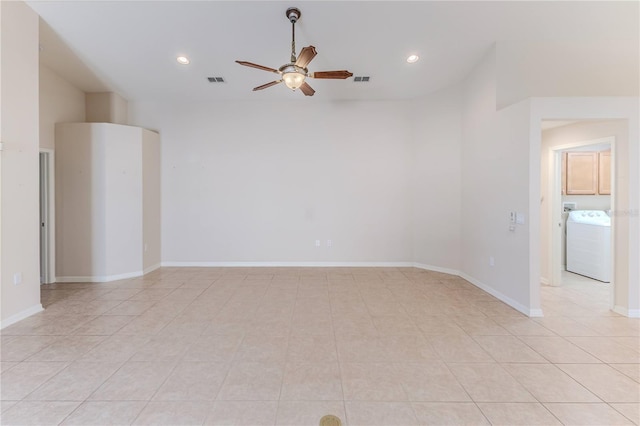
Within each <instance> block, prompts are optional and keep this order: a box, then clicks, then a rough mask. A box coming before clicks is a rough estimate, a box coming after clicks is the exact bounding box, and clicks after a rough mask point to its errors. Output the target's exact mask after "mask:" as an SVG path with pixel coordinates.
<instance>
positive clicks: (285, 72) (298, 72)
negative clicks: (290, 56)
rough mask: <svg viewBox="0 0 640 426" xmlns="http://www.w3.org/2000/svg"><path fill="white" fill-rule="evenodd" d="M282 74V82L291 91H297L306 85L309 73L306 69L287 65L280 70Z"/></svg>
mask: <svg viewBox="0 0 640 426" xmlns="http://www.w3.org/2000/svg"><path fill="white" fill-rule="evenodd" d="M280 72H281V73H282V81H284V84H285V85H286V86H287V87H288V88H289V89H291V90H296V89H297V88H299V87H300V86H302V83H304V80H305V78H306V77H307V73H306V72H305V71H304V69H302V68H300V67H298V66H296V65H294V64H290V65H285V66H284V67H282V68H281V69H280Z"/></svg>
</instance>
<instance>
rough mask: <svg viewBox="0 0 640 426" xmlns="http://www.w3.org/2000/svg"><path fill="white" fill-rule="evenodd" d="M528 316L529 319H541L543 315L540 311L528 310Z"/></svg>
mask: <svg viewBox="0 0 640 426" xmlns="http://www.w3.org/2000/svg"><path fill="white" fill-rule="evenodd" d="M529 316H530V317H531V318H542V317H544V314H543V313H542V309H529Z"/></svg>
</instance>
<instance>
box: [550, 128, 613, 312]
mask: <svg viewBox="0 0 640 426" xmlns="http://www.w3.org/2000/svg"><path fill="white" fill-rule="evenodd" d="M544 139H545V138H544V136H543V141H544ZM543 144H544V142H543ZM568 152H571V153H576V154H574V155H578V156H582V154H587V153H591V154H593V155H594V156H595V157H596V158H600V155H601V154H602V153H607V152H610V165H611V167H610V170H609V172H608V176H607V177H608V178H609V179H610V182H611V183H612V184H611V185H610V187H611V190H610V194H608V195H602V194H600V191H599V190H598V191H596V193H595V194H594V195H572V194H570V193H569V194H567V193H565V191H564V189H563V182H564V180H565V179H566V176H563V170H566V169H565V164H563V163H566V161H567V158H568V157H567V153H568ZM548 154H549V158H548V168H549V170H548V174H547V176H548V179H549V180H548V185H547V188H548V193H547V194H546V195H547V199H548V200H549V202H548V203H547V206H546V210H547V211H546V216H547V218H548V219H547V222H548V223H547V230H546V231H545V230H543V232H542V234H546V238H547V241H546V242H545V243H543V244H542V248H543V254H542V255H543V256H546V257H547V259H546V260H547V262H548V275H547V277H548V278H547V279H546V281H547V282H545V280H544V279H541V281H542V283H543V284H547V285H550V286H554V287H563V289H559V291H558V292H556V293H557V294H567V302H568V303H567V304H569V303H570V304H571V305H574V304H578V305H580V306H581V308H584V309H589V308H592V307H593V308H596V309H598V310H600V309H603V310H610V309H613V308H614V300H615V299H614V289H615V287H614V286H615V283H614V274H613V271H614V267H613V265H615V262H614V260H613V259H614V256H615V253H614V247H615V245H614V243H613V236H614V235H615V231H614V229H615V228H614V227H615V220H614V218H613V217H611V218H610V223H611V226H610V229H608V230H607V232H608V233H609V234H610V237H609V238H608V241H607V242H605V243H604V244H608V247H604V249H605V250H604V251H603V253H604V252H606V253H609V254H606V255H604V256H606V257H599V260H602V261H603V262H607V263H608V264H609V265H610V271H611V272H610V278H609V280H603V279H601V278H598V280H596V279H593V277H589V276H584V275H580V274H576V273H572V272H570V271H568V270H567V269H568V268H567V265H566V259H567V256H566V248H567V240H566V235H567V234H566V233H567V218H568V216H569V214H570V211H572V210H573V211H575V210H580V211H582V210H587V211H598V212H600V213H599V214H602V215H604V216H606V215H607V214H610V211H611V210H613V206H614V205H615V184H613V183H614V182H616V180H615V176H616V175H615V167H614V164H615V160H614V159H615V137H613V136H609V137H604V138H598V139H591V140H584V141H578V142H572V143H566V144H555V145H551V146H548ZM607 155H608V154H607ZM596 161H598V160H596ZM543 164H544V161H543ZM598 171H599V170H598ZM544 172H545V171H544V170H543V176H544ZM605 176H606V175H605ZM599 179H601V177H599ZM543 200H544V197H543ZM605 212H606V213H605ZM542 240H543V241H545V235H543V237H542ZM586 275H589V274H586ZM606 281H609V282H606ZM569 300H570V301H571V302H569ZM549 308H551V310H553V309H554V308H558V310H562V309H566V308H567V306H555V307H551V306H547V307H546V308H545V309H546V310H550V309H549Z"/></svg>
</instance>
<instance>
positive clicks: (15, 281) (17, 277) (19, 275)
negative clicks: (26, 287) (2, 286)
mask: <svg viewBox="0 0 640 426" xmlns="http://www.w3.org/2000/svg"><path fill="white" fill-rule="evenodd" d="M13 284H14V285H19V284H22V272H16V273H15V274H13Z"/></svg>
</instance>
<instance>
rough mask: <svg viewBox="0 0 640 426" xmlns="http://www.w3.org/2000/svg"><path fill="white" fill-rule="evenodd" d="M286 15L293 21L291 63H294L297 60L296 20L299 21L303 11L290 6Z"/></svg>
mask: <svg viewBox="0 0 640 426" xmlns="http://www.w3.org/2000/svg"><path fill="white" fill-rule="evenodd" d="M285 15H286V16H287V19H289V22H291V63H294V62H295V61H296V22H298V19H300V16H302V13H301V12H300V9H298V8H297V7H290V8H289V9H287V12H286V13H285Z"/></svg>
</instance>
